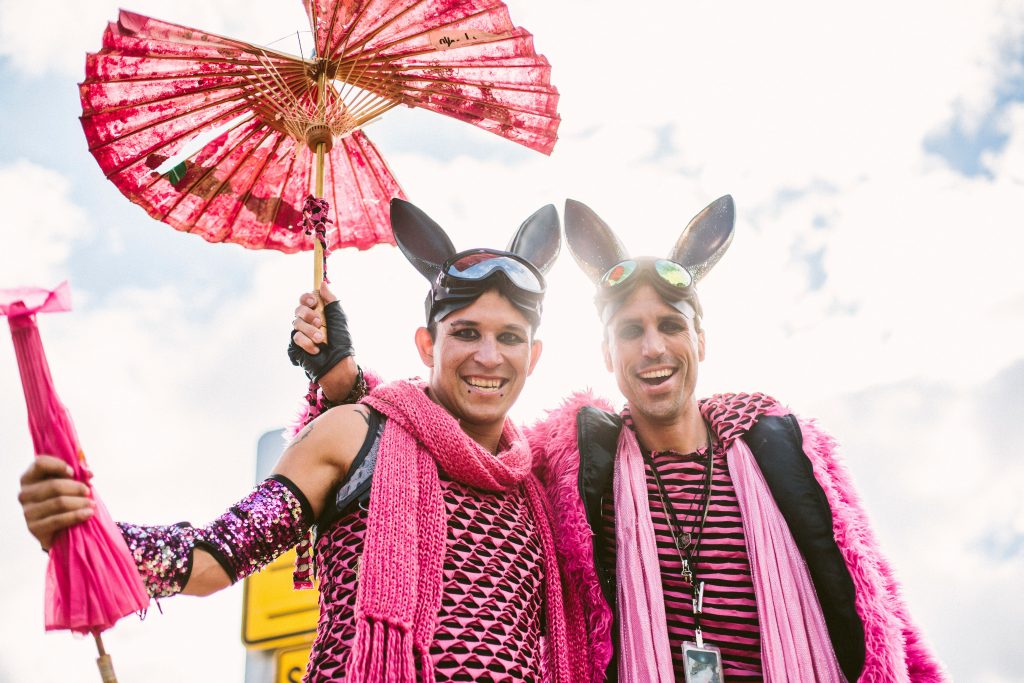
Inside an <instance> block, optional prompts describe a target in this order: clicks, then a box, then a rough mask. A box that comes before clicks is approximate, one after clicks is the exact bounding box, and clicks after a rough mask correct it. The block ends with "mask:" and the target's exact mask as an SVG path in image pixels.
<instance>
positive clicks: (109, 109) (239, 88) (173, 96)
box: [88, 79, 247, 130]
mask: <svg viewBox="0 0 1024 683" xmlns="http://www.w3.org/2000/svg"><path fill="white" fill-rule="evenodd" d="M167 80H172V79H167ZM235 90H237V91H239V92H238V93H235V92H231V93H230V96H229V97H225V98H222V99H220V100H217V102H216V104H221V103H223V102H228V101H230V100H232V99H236V98H237V99H241V98H245V97H247V95H246V91H245V90H244V88H243V87H242V86H241V85H238V84H234V85H216V86H207V87H204V88H196V89H195V90H191V91H189V92H188V93H187V95H182V94H180V93H178V94H170V95H163V96H161V97H155V98H153V99H150V100H146V101H145V102H129V103H127V104H116V105H112V106H107V107H103V108H102V109H93V110H91V111H90V112H89V114H88V115H89V116H95V115H97V114H112V113H114V112H117V111H121V110H122V109H134V108H137V107H144V106H148V105H151V104H163V103H165V102H170V101H173V100H176V99H181V98H183V97H189V98H190V99H191V98H192V96H194V95H202V94H205V93H215V92H227V91H235ZM162 120H168V121H169V120H171V119H162ZM140 130H141V129H140Z"/></svg>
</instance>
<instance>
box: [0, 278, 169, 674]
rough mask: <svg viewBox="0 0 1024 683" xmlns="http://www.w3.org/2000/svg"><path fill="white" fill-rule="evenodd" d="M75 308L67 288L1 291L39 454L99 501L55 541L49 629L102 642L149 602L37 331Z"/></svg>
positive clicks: (48, 588)
mask: <svg viewBox="0 0 1024 683" xmlns="http://www.w3.org/2000/svg"><path fill="white" fill-rule="evenodd" d="M70 309H71V291H70V289H69V288H68V286H67V283H66V282H65V283H62V284H61V285H60V286H58V287H57V288H56V289H54V290H52V291H50V290H45V289H31V288H19V289H8V290H0V315H6V316H7V318H8V323H9V324H10V328H11V337H12V339H13V340H14V351H15V354H16V355H17V358H18V370H19V371H20V373H21V384H22V388H23V389H24V392H25V403H26V405H27V407H28V422H29V429H30V430H31V432H32V443H33V445H34V447H35V452H36V454H46V455H52V456H54V457H58V458H61V459H62V460H64V461H65V462H67V463H68V465H70V466H71V468H72V470H73V471H74V475H73V476H74V478H75V479H77V480H78V481H81V482H83V483H85V484H86V485H88V486H89V487H90V495H91V496H92V499H93V502H94V503H95V513H94V514H93V515H92V516H91V517H90V518H89V519H87V520H86V521H84V522H82V523H81V524H77V525H75V526H72V527H69V528H68V529H65V530H63V531H61V532H58V533H57V535H56V536H54V539H53V545H52V547H51V548H50V562H49V565H48V567H47V570H46V603H45V604H46V618H45V623H46V630H47V631H54V630H70V631H74V632H76V633H92V634H94V635H95V636H97V644H99V639H98V636H99V633H100V632H102V631H105V630H106V629H108V628H110V627H111V626H113V625H114V623H116V622H117V620H118V619H120V618H121V617H123V616H125V615H127V614H131V613H132V612H138V611H141V610H144V609H145V608H146V606H147V605H148V604H149V596H148V595H147V593H146V589H145V586H144V585H143V583H142V578H141V577H140V576H139V572H138V569H137V568H136V566H135V561H134V560H133V559H132V556H131V554H130V553H129V551H128V546H127V545H126V544H125V542H124V538H123V537H122V536H121V532H120V530H119V529H118V528H117V526H116V525H115V524H114V521H113V520H112V519H111V517H110V513H108V512H107V508H106V507H105V506H104V505H103V502H102V501H100V499H99V497H98V496H96V495H95V492H94V491H93V490H92V485H91V484H90V480H91V479H92V472H91V471H90V470H89V468H88V466H87V465H86V462H85V456H84V454H83V453H82V449H81V448H80V446H79V445H78V437H77V435H76V433H75V427H74V424H72V422H71V416H70V415H69V414H68V411H67V409H66V408H65V407H64V404H63V403H61V401H60V399H59V398H58V397H57V392H56V391H55V390H54V387H53V380H52V378H51V377H50V367H49V365H48V364H47V362H46V354H45V353H44V352H43V343H42V340H41V339H40V337H39V328H38V327H36V319H35V314H36V313H46V312H54V311H68V310H70ZM99 645H100V652H101V655H102V656H101V662H100V668H101V670H103V669H104V668H105V667H104V664H106V668H108V669H109V668H110V667H109V658H108V657H107V656H106V655H105V653H104V652H103V650H102V645H101V644H99ZM104 660H105V661H104ZM112 675H113V672H112V669H111V670H110V676H111V677H107V676H106V674H105V675H104V680H113V679H112Z"/></svg>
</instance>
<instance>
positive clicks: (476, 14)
mask: <svg viewBox="0 0 1024 683" xmlns="http://www.w3.org/2000/svg"><path fill="white" fill-rule="evenodd" d="M422 3H423V0H417V2H415V3H414V4H412V5H410V6H409V7H407V8H406V9H405V10H403V11H402V12H400V13H399V14H396V15H395V16H394V17H392V18H391V19H390V20H389V21H388V22H387V24H385V25H384V26H381V27H380V29H378V30H377V31H375V32H374V33H371V34H370V35H369V36H367V37H366V38H365V39H364V40H363V41H362V42H361V43H359V44H358V45H356V47H355V49H356V50H360V51H361V50H362V48H363V47H364V46H365V45H366V44H367V43H369V42H370V41H371V40H372V39H373V38H374V37H375V36H376V35H377V34H378V33H380V31H381V30H383V29H385V28H387V26H388V25H389V24H391V23H393V22H394V21H395V20H397V19H399V18H400V17H401V16H402V15H403V14H405V13H407V12H409V11H410V10H412V9H413V8H414V7H416V5H419V4H422ZM500 6H501V5H500V4H498V5H491V6H490V7H486V8H484V9H482V10H480V11H478V12H473V13H472V14H467V15H466V16H464V17H459V18H458V19H452V20H451V21H449V22H447V23H444V24H438V25H436V26H432V27H430V28H429V29H424V30H422V31H419V32H418V33H411V34H407V35H404V36H402V37H400V38H396V39H395V40H392V41H391V42H389V43H383V44H381V45H378V46H377V47H376V48H374V49H375V51H376V52H377V53H382V52H384V51H385V50H387V49H388V48H390V47H394V46H395V45H401V44H402V43H408V42H409V41H411V40H413V39H415V38H419V37H420V36H424V35H427V34H428V33H431V32H432V31H437V30H440V29H444V28H449V27H451V26H455V25H456V24H459V23H461V22H464V21H469V20H470V19H476V18H477V17H479V16H482V15H485V14H487V13H489V12H490V11H491V10H493V9H494V8H495V7H500ZM513 30H514V27H513ZM487 42H498V41H497V40H495V41H487ZM431 52H437V49H436V48H434V49H433V50H431ZM360 54H362V53H361V52H356V53H354V54H353V53H351V52H349V53H347V54H346V55H345V56H346V57H352V56H356V57H358V56H359V55H360ZM403 56H404V55H403Z"/></svg>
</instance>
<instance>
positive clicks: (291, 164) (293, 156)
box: [263, 145, 312, 246]
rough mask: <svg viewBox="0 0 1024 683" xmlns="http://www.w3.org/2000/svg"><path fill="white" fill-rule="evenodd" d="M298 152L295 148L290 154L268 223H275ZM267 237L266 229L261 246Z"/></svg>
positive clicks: (264, 243)
mask: <svg viewBox="0 0 1024 683" xmlns="http://www.w3.org/2000/svg"><path fill="white" fill-rule="evenodd" d="M296 147H298V146H297V145H296ZM299 153H300V152H299V151H298V150H297V151H296V152H295V154H293V155H292V158H291V161H290V162H289V164H288V172H287V173H285V174H284V185H283V186H282V187H281V194H279V195H278V196H277V203H276V204H274V215H273V217H272V218H271V220H270V225H277V215H278V214H279V213H281V205H282V204H283V203H284V191H285V190H286V189H287V188H288V179H289V178H290V177H291V175H292V169H293V168H295V162H296V161H298V159H299ZM310 166H312V164H310ZM308 184H309V183H308V181H307V186H308ZM268 239H270V232H269V231H267V236H266V238H265V239H264V240H263V246H266V245H267V240H268Z"/></svg>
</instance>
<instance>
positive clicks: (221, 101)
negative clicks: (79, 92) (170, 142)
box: [82, 97, 249, 152]
mask: <svg viewBox="0 0 1024 683" xmlns="http://www.w3.org/2000/svg"><path fill="white" fill-rule="evenodd" d="M172 99H173V98H172ZM236 99H237V98H235V97H224V98H222V99H219V100H215V101H213V102H207V103H206V104H204V105H202V106H200V107H195V108H192V109H186V110H185V111H182V112H178V113H175V114H173V115H171V116H167V117H165V118H160V119H156V120H154V121H150V122H149V123H147V124H146V125H144V126H142V127H140V128H136V129H135V130H133V131H131V132H129V133H125V134H124V135H121V136H120V137H117V138H111V139H110V140H104V141H103V142H101V143H99V144H98V145H90V146H89V151H90V152H95V151H96V150H98V149H103V148H104V147H106V146H107V145H110V144H113V143H115V142H121V141H123V140H124V139H125V138H128V137H131V136H132V135H136V134H138V133H141V132H143V131H146V130H149V129H150V128H154V127H156V126H161V125H163V124H165V123H170V122H171V121H176V120H178V119H182V118H186V117H188V116H191V115H194V114H195V113H196V112H200V111H204V110H206V109H211V108H213V107H217V106H219V105H222V104H225V103H230V102H232V101H234V100H236ZM248 104H249V103H248V102H240V103H239V104H238V106H237V107H235V108H234V109H232V110H231V112H232V113H234V112H236V111H239V110H240V109H244V108H245V107H247V106H248ZM114 111H118V110H117V109H112V110H103V111H97V112H94V113H90V114H89V115H88V116H83V117H82V118H83V119H84V118H89V119H92V117H94V116H96V115H97V114H109V113H112V112H114ZM217 118H221V117H217ZM204 125H205V124H204ZM190 130H193V131H194V130H196V127H194V126H193V127H192V128H191V129H190ZM175 139H177V138H175Z"/></svg>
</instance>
